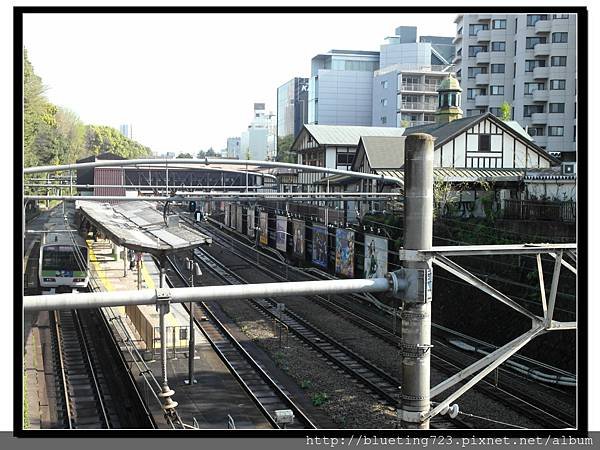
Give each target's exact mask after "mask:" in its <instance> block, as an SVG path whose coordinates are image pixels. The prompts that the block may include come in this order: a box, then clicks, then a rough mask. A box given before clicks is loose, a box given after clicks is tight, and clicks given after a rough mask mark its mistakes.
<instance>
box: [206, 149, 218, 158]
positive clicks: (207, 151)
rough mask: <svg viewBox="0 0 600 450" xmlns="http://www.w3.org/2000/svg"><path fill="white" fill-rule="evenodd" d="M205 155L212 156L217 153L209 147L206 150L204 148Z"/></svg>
mask: <svg viewBox="0 0 600 450" xmlns="http://www.w3.org/2000/svg"><path fill="white" fill-rule="evenodd" d="M206 156H207V157H208V158H214V157H215V156H217V153H216V152H215V151H214V150H213V148H212V147H211V148H209V149H208V150H206Z"/></svg>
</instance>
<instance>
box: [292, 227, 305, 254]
mask: <svg viewBox="0 0 600 450" xmlns="http://www.w3.org/2000/svg"><path fill="white" fill-rule="evenodd" d="M292 228H293V233H294V239H293V241H294V252H293V253H294V256H297V257H298V258H304V236H305V226H304V221H302V220H297V219H294V220H292Z"/></svg>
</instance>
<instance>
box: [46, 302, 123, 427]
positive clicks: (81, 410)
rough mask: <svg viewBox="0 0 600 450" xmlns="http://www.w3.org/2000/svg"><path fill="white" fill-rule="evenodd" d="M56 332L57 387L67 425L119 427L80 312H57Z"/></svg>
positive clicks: (54, 321) (63, 419)
mask: <svg viewBox="0 0 600 450" xmlns="http://www.w3.org/2000/svg"><path fill="white" fill-rule="evenodd" d="M53 331H54V336H55V348H54V350H55V356H56V366H57V372H58V376H57V380H58V386H57V387H58V391H59V392H61V394H62V399H61V403H62V404H61V405H59V411H61V412H62V421H63V423H64V426H65V427H66V428H69V429H82V428H85V429H103V428H104V429H106V428H119V426H120V422H119V417H118V415H117V413H116V411H114V410H113V408H111V406H110V403H111V397H110V393H109V392H110V391H109V388H108V385H107V380H106V378H105V377H104V374H103V373H102V372H101V371H100V370H99V368H98V367H97V366H96V364H95V363H94V361H95V360H96V357H95V349H94V347H93V345H91V344H90V342H88V338H87V336H86V334H85V324H84V323H83V321H82V320H81V317H80V314H79V313H78V311H75V310H72V311H55V312H54V313H53Z"/></svg>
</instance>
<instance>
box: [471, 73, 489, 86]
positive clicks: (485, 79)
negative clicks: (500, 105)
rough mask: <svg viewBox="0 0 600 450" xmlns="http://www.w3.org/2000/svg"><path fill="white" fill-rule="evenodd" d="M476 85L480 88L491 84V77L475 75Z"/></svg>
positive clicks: (482, 74) (484, 74)
mask: <svg viewBox="0 0 600 450" xmlns="http://www.w3.org/2000/svg"><path fill="white" fill-rule="evenodd" d="M475 84H476V85H479V86H481V85H483V84H485V85H488V84H490V75H489V74H487V73H478V74H477V75H475Z"/></svg>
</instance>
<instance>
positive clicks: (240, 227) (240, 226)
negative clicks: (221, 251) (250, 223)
mask: <svg viewBox="0 0 600 450" xmlns="http://www.w3.org/2000/svg"><path fill="white" fill-rule="evenodd" d="M243 212H244V208H243V207H242V205H238V206H237V221H236V225H237V226H236V227H235V229H236V230H237V231H238V232H239V233H243V232H244V222H243V220H242V213H243Z"/></svg>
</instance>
